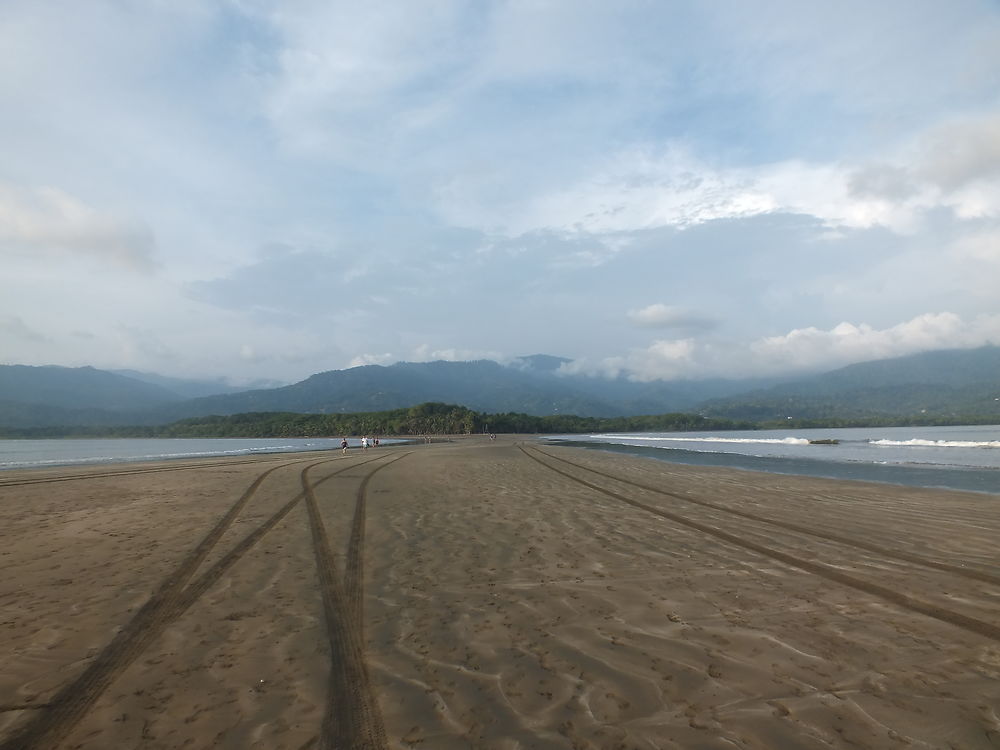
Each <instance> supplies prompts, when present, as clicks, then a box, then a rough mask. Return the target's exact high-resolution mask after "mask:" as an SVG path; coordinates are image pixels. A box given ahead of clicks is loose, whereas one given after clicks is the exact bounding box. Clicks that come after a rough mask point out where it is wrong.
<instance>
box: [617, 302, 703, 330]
mask: <svg viewBox="0 0 1000 750" xmlns="http://www.w3.org/2000/svg"><path fill="white" fill-rule="evenodd" d="M628 317H629V319H630V320H631V321H632V322H633V323H635V324H636V325H639V326H642V327H645V328H674V329H694V330H708V329H710V328H713V327H715V324H716V323H715V321H714V320H712V319H710V318H707V317H705V316H702V315H698V314H696V313H692V312H689V311H687V310H683V309H681V308H677V307H672V306H670V305H664V304H662V303H660V302H657V303H655V304H652V305H648V306H646V307H642V308H638V309H635V310H629V312H628Z"/></svg>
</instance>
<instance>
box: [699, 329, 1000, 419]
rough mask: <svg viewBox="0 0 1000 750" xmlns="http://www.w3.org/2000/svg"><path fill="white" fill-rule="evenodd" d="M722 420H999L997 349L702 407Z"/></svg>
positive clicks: (844, 371)
mask: <svg viewBox="0 0 1000 750" xmlns="http://www.w3.org/2000/svg"><path fill="white" fill-rule="evenodd" d="M701 412H702V413H703V414H706V415H709V416H713V417H725V418H728V419H749V420H754V421H768V420H778V419H789V418H791V419H833V418H841V419H849V418H863V417H879V416H912V415H919V414H923V415H928V416H935V417H960V416H976V415H978V416H989V415H994V414H995V415H997V417H998V420H1000V347H996V346H984V347H980V348H978V349H948V350H939V351H931V352H922V353H919V354H911V355H907V356H904V357H895V358H893V359H883V360H875V361H872V362H861V363H858V364H853V365H848V366H847V367H842V368H840V369H838V370H833V371H831V372H827V373H823V374H821V375H815V376H812V377H810V378H803V379H800V380H797V381H793V382H790V383H783V384H780V385H775V386H772V387H770V388H766V389H758V390H754V391H750V392H747V393H742V394H738V395H735V396H730V397H727V398H721V399H713V400H710V401H707V402H706V403H704V404H702V405H701Z"/></svg>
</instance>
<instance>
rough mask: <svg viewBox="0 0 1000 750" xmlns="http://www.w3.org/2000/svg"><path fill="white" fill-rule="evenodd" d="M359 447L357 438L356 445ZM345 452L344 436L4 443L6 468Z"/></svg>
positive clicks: (1, 465)
mask: <svg viewBox="0 0 1000 750" xmlns="http://www.w3.org/2000/svg"><path fill="white" fill-rule="evenodd" d="M357 444H359V443H358V441H356V440H352V441H351V445H352V446H354V445H357ZM334 449H338V450H339V449H340V438H335V439H334V438H101V439H96V438H95V439H90V438H80V439H77V438H66V439H61V440H0V470H3V469H38V468H46V467H53V466H92V465H96V464H114V463H128V462H133V461H170V460H175V459H185V458H205V457H211V456H249V455H253V454H258V453H293V452H299V451H322V450H334Z"/></svg>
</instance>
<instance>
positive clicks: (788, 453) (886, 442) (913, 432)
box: [548, 425, 1000, 494]
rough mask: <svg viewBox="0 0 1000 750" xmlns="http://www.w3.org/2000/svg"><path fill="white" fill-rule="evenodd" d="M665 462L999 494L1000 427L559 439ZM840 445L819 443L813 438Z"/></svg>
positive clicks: (899, 428)
mask: <svg viewBox="0 0 1000 750" xmlns="http://www.w3.org/2000/svg"><path fill="white" fill-rule="evenodd" d="M548 439H549V440H552V441H555V442H559V443H563V444H569V443H572V444H575V445H581V446H584V447H589V448H599V449H603V450H611V451H619V452H624V453H631V454H637V455H643V456H649V457H652V458H658V459H661V460H664V461H673V462H676V463H686V464H695V465H707V466H729V467H734V468H741V469H752V470H758V471H769V472H774V473H779V474H801V475H806V476H819V477H831V478H834V479H860V480H865V481H874V482H889V483H893V484H903V485H909V486H917V487H945V488H949V489H958V490H972V491H975V492H990V493H997V494H1000V426H982V425H976V426H957V427H863V428H862V427H852V428H840V429H808V430H806V429H803V430H752V431H716V432H642V433H630V434H625V433H621V434H609V433H604V434H592V435H556V436H551V437H549V438H548ZM818 440H824V441H837V442H836V444H817V443H816V442H814V441H818Z"/></svg>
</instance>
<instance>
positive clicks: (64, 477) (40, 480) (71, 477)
mask: <svg viewBox="0 0 1000 750" xmlns="http://www.w3.org/2000/svg"><path fill="white" fill-rule="evenodd" d="M265 460H266V459H264V460H262V459H256V460H247V461H213V462H207V461H206V462H199V463H184V464H175V465H171V466H156V467H141V468H134V469H116V470H114V471H95V472H92V473H87V474H59V475H58V476H51V477H28V478H18V479H7V478H2V477H0V487H23V486H24V485H27V484H49V483H52V482H73V481H76V480H77V479H104V478H106V477H128V476H132V475H133V474H159V473H160V472H164V471H187V470H189V469H210V468H212V467H215V466H239V465H242V464H252V463H263V462H264V461H265ZM271 460H272V461H280V460H282V459H271ZM307 460H308V459H299V461H298V462H302V461H307ZM292 463H296V462H292ZM283 465H284V466H290V465H291V464H288V463H286V464H283ZM11 471H17V470H15V469H12V470H11ZM21 471H28V470H27V469H21Z"/></svg>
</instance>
